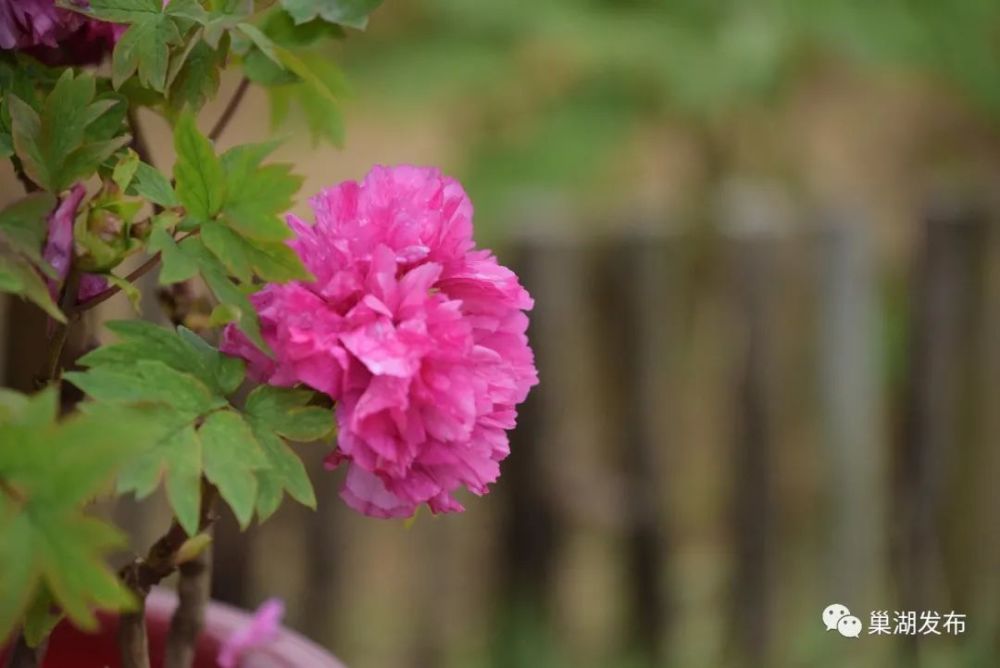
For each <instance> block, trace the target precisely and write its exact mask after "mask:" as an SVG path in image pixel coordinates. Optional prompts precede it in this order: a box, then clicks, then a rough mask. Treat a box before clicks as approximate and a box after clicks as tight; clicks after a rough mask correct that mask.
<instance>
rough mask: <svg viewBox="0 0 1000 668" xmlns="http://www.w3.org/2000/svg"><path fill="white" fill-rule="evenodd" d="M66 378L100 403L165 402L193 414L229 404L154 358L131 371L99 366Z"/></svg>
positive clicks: (187, 376)
mask: <svg viewBox="0 0 1000 668" xmlns="http://www.w3.org/2000/svg"><path fill="white" fill-rule="evenodd" d="M91 359H93V358H91ZM64 378H65V379H66V380H68V381H69V382H71V383H73V384H74V385H76V386H77V387H79V388H80V389H81V390H83V391H84V392H86V393H87V394H88V395H90V396H92V397H94V398H95V399H97V400H98V401H105V402H116V403H135V402H154V403H163V404H166V405H168V406H171V407H173V408H174V409H176V410H177V411H178V412H181V413H187V414H191V415H200V414H203V413H205V412H207V411H210V410H212V409H214V408H218V407H220V406H223V405H225V403H226V402H225V400H224V399H222V398H221V397H218V396H214V395H213V394H212V392H211V391H210V390H209V389H208V387H206V386H205V384H204V383H202V382H201V381H200V380H198V379H197V378H196V377H194V376H193V375H191V374H188V373H183V372H180V371H177V370H175V369H173V368H171V367H169V366H167V365H166V364H164V363H163V362H160V361H158V360H153V359H139V360H136V362H135V364H134V365H133V366H132V367H131V368H122V367H118V366H114V367H109V366H99V367H94V368H91V369H88V370H87V371H85V372H81V371H70V372H68V373H66V374H65V375H64Z"/></svg>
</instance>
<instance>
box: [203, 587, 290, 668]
mask: <svg viewBox="0 0 1000 668" xmlns="http://www.w3.org/2000/svg"><path fill="white" fill-rule="evenodd" d="M284 615H285V604H284V603H282V601H281V600H280V599H277V598H272V599H269V600H267V601H265V602H264V604H263V605H261V606H260V607H259V608H257V612H255V613H254V615H253V618H252V619H251V620H250V623H249V624H247V625H246V626H244V627H243V628H241V629H238V630H237V631H235V632H234V633H233V634H232V635H231V636H229V637H228V638H226V641H225V642H224V643H223V644H222V647H221V648H220V649H219V656H218V658H217V660H218V662H219V666H220V668H236V666H237V665H239V660H240V657H241V656H243V655H244V654H245V653H246V652H248V651H250V650H252V649H254V648H257V647H262V646H264V645H266V644H268V643H270V642H273V641H274V640H275V638H277V637H278V631H279V630H280V629H281V618H282V617H284Z"/></svg>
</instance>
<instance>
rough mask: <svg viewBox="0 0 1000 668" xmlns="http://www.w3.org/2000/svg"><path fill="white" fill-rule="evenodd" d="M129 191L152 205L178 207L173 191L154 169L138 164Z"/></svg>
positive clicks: (168, 183) (177, 200)
mask: <svg viewBox="0 0 1000 668" xmlns="http://www.w3.org/2000/svg"><path fill="white" fill-rule="evenodd" d="M131 190H132V191H133V192H134V194H136V195H139V196H140V197H145V198H146V199H148V200H150V201H151V202H153V203H154V204H159V205H160V206H164V207H173V206H180V200H179V199H177V195H176V194H174V189H173V187H172V186H171V185H170V181H168V180H167V177H165V176H164V175H163V174H161V173H160V172H159V171H158V170H157V169H156V168H155V167H152V166H150V165H147V164H146V163H144V162H140V163H139V166H138V167H137V168H136V171H135V180H134V181H133V182H132V187H131Z"/></svg>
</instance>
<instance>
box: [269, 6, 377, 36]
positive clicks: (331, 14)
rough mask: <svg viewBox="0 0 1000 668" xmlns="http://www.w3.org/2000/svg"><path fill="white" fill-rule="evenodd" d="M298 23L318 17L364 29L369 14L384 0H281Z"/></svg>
mask: <svg viewBox="0 0 1000 668" xmlns="http://www.w3.org/2000/svg"><path fill="white" fill-rule="evenodd" d="M281 4H282V5H283V6H284V7H285V9H286V10H288V13H289V15H290V16H291V17H292V18H293V19H295V22H296V23H306V22H307V21H311V20H313V19H315V18H317V17H319V18H322V19H323V20H325V21H329V22H330V23H337V24H339V25H343V26H347V27H349V28H357V29H359V30H363V29H364V28H365V26H367V25H368V15H369V14H371V13H372V12H373V11H375V8H376V7H378V6H379V5H381V4H382V0H281Z"/></svg>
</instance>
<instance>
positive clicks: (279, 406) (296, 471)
mask: <svg viewBox="0 0 1000 668" xmlns="http://www.w3.org/2000/svg"><path fill="white" fill-rule="evenodd" d="M311 398H312V393H311V392H307V391H304V390H292V389H285V388H277V387H270V386H267V385H262V386H260V387H258V388H257V389H255V390H254V391H253V392H251V393H250V396H249V397H247V401H246V408H245V410H246V418H247V420H248V421H249V423H250V427H251V429H252V430H253V433H254V435H255V436H256V437H257V441H258V442H259V443H260V445H261V446H262V447H263V448H264V453H265V454H266V456H267V460H268V462H269V464H270V466H269V467H268V468H266V469H263V470H261V471H258V472H257V482H258V486H259V494H258V497H257V514H258V517H259V518H260V519H261V520H264V519H267V518H268V517H270V516H271V514H272V513H274V511H275V510H277V509H278V506H279V505H280V504H281V499H282V495H283V493H284V492H287V493H288V495H289V496H291V497H292V498H293V499H295V500H296V501H298V502H299V503H302V504H303V505H306V506H308V507H310V508H315V507H316V496H315V494H314V493H313V489H312V484H311V483H310V482H309V476H308V475H307V474H306V471H305V467H303V465H302V460H301V459H299V458H298V456H296V455H295V453H294V452H292V450H291V449H290V448H289V447H288V445H286V444H285V442H284V441H283V440H282V439H281V437H282V436H284V437H285V438H289V439H292V440H295V441H315V440H319V439H321V438H324V437H326V436H328V435H329V434H330V433H331V432H332V431H333V415H332V413H331V411H329V410H328V409H323V408H318V407H315V406H309V405H308V403H309V400H310V399H311Z"/></svg>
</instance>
